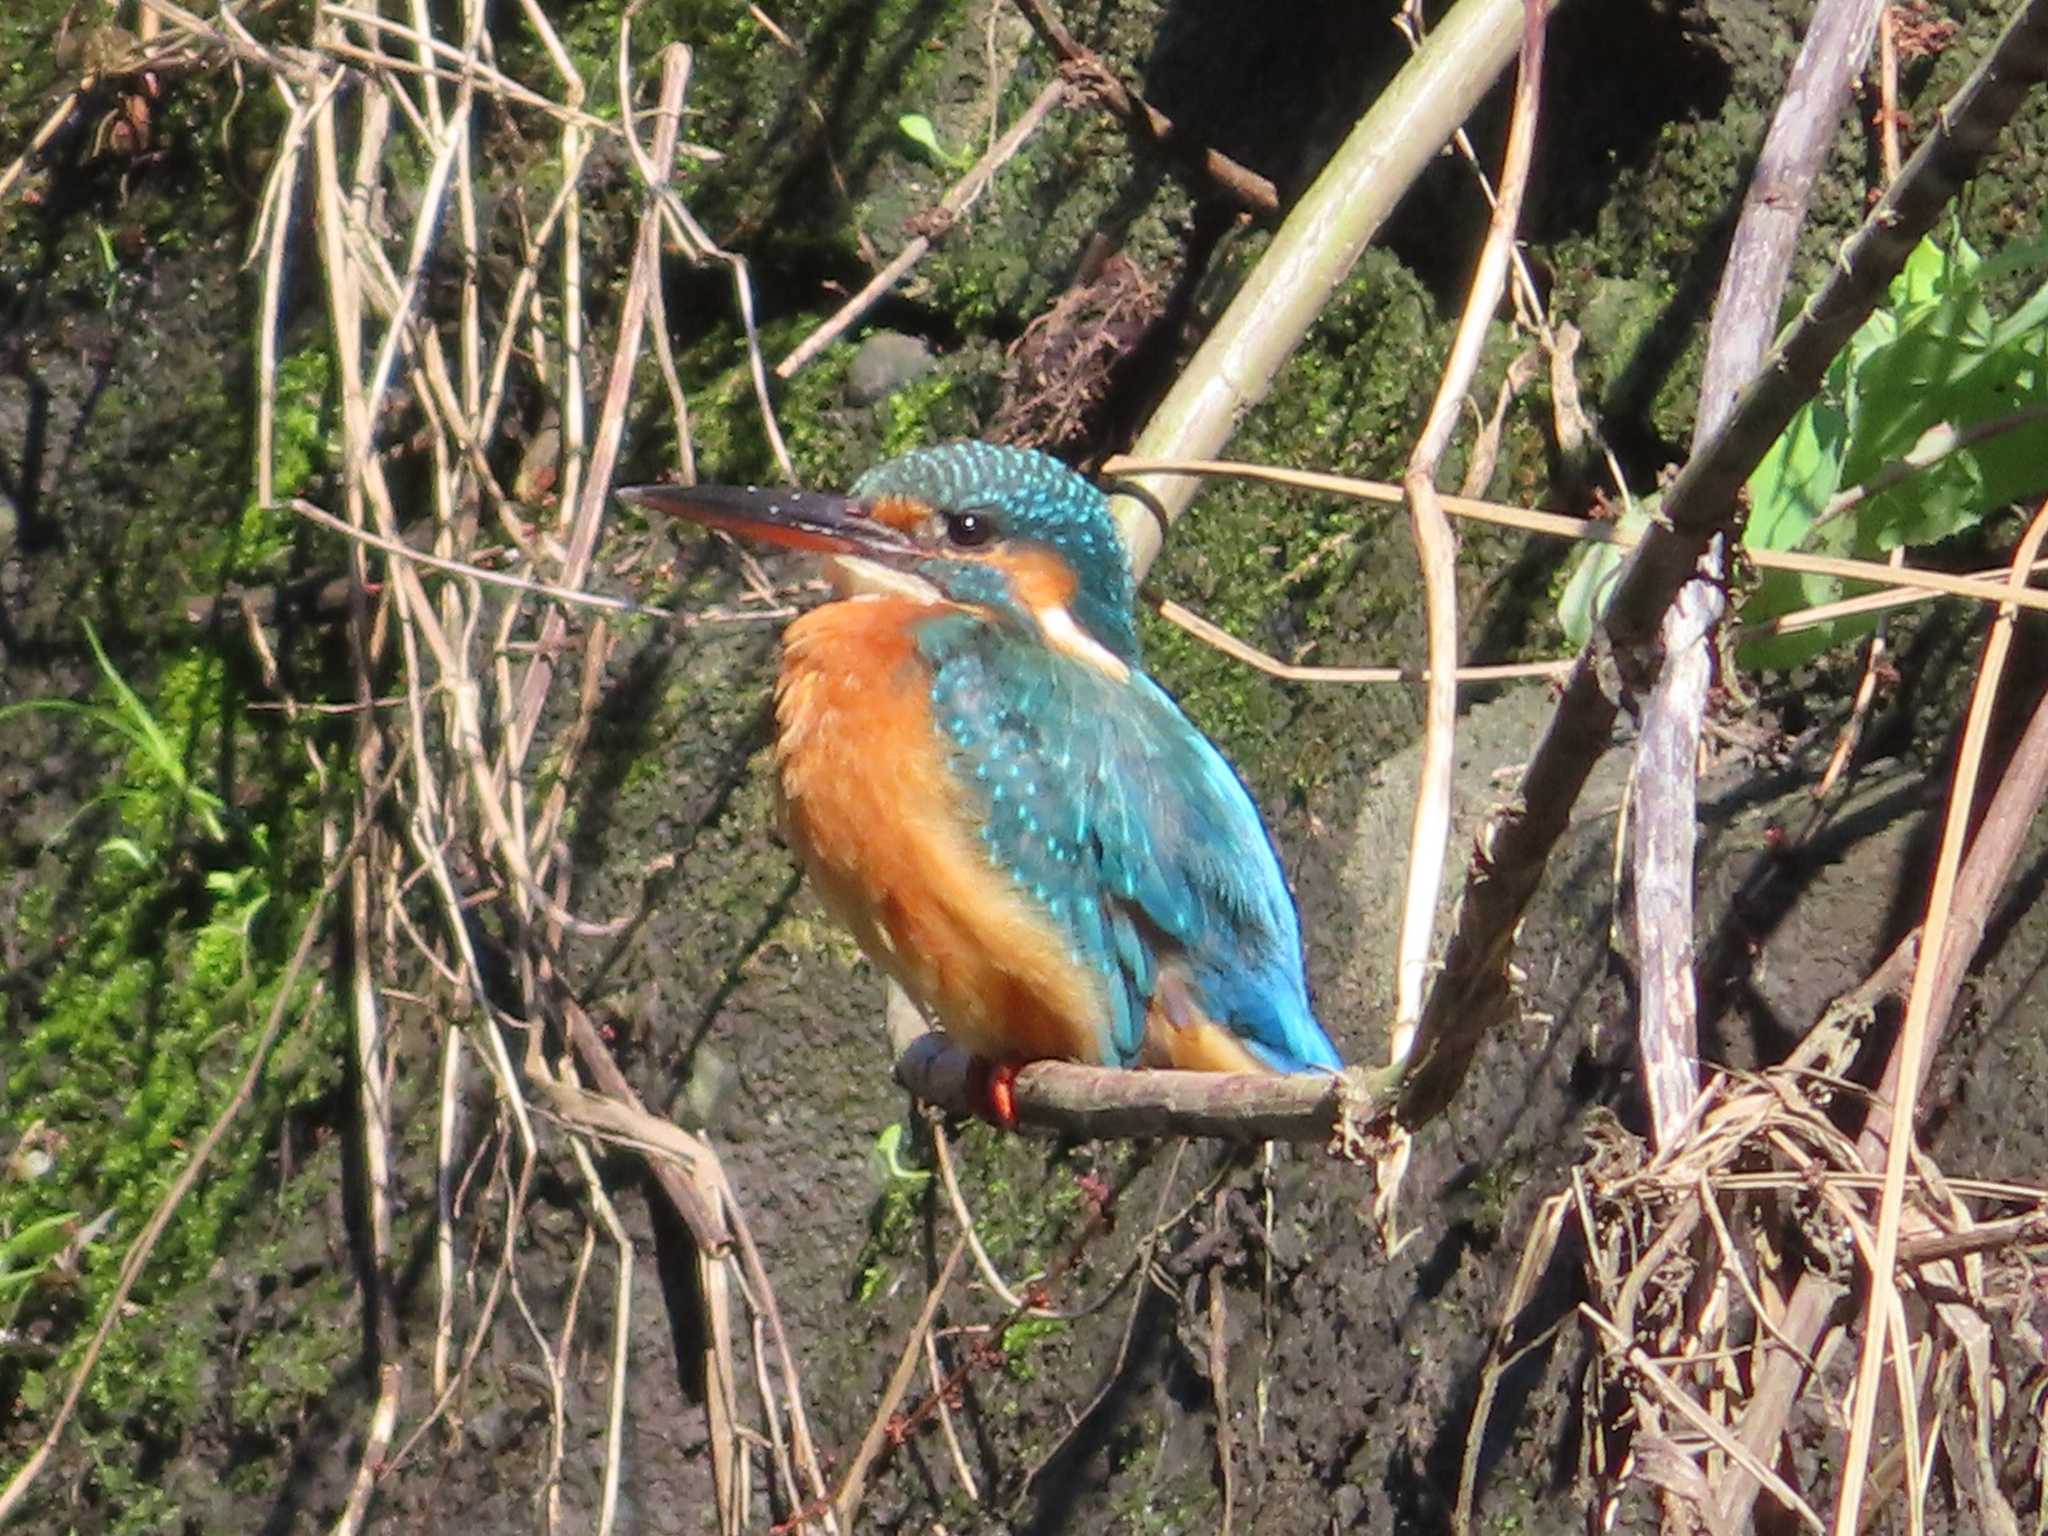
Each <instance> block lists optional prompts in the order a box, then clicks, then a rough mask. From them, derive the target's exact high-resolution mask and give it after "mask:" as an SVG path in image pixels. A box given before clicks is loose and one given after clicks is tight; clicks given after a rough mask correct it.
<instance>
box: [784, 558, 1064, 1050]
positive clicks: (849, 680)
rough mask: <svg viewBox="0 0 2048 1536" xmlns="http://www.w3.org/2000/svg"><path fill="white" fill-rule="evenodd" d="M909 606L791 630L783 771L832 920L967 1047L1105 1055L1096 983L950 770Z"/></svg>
mask: <svg viewBox="0 0 2048 1536" xmlns="http://www.w3.org/2000/svg"><path fill="white" fill-rule="evenodd" d="M925 612H928V610H925V609H922V608H921V607H920V605H918V604H916V603H914V602H912V601H909V600H907V599H897V598H873V599H863V600H855V601H845V602H837V603H829V604H827V605H826V606H825V607H823V608H819V609H816V610H814V611H813V612H811V613H809V614H807V615H805V616H804V617H803V618H801V619H799V620H798V621H797V622H796V623H794V624H792V625H791V626H790V629H789V632H788V634H787V636H786V638H785V640H784V643H783V665H782V677H781V681H780V683H779V685H778V687H777V690H776V766H777V769H778V777H779V781H780V786H781V792H782V804H783V819H784V824H785V826H786V827H787V829H788V833H789V837H790V841H791V843H792V844H793V845H794V846H795V848H796V850H797V852H798V854H799V855H800V856H801V858H802V859H803V861H804V864H805V867H806V869H807V870H808V872H809V874H810V877H811V880H812V883H813V884H814V886H815V887H816V889H817V891H818V893H819V895H820V897H821V898H822V899H823V900H824V902H825V905H826V906H827V907H828V908H829V909H830V910H831V912H832V914H833V916H834V917H836V918H837V919H838V920H839V921H840V922H842V923H844V924H845V925H846V926H847V927H848V928H849V929H850V930H851V931H852V932H853V935H854V937H855V938H856V939H857V940H859V942H860V945H861V947H862V948H863V949H864V950H866V951H867V953H868V955H869V957H870V958H871V959H873V960H874V961H875V963H876V964H878V965H880V966H881V967H882V969H883V970H885V971H887V972H888V973H889V974H890V975H891V976H893V977H894V978H895V979H896V980H897V981H898V982H899V983H901V984H902V986H903V988H904V990H905V991H907V992H908V993H909V994H910V995H911V997H912V998H913V999H914V1000H915V1001H916V1002H917V1003H919V1004H920V1005H921V1006H922V1007H923V1008H924V1009H925V1010H926V1012H928V1013H929V1014H931V1015H932V1016H933V1017H934V1018H935V1019H936V1020H937V1021H938V1022H939V1024H940V1025H941V1026H942V1027H943V1028H944V1029H945V1031H946V1032H947V1034H949V1035H951V1036H952V1037H953V1038H954V1039H955V1040H957V1041H958V1042H959V1043H960V1044H961V1045H963V1046H965V1047H966V1048H967V1049H968V1050H970V1051H973V1052H975V1053H976V1054H977V1055H981V1056H986V1057H990V1058H992V1059H1003V1058H1010V1059H1020V1060H1035V1059H1039V1058H1043V1057H1057V1058H1062V1059H1066V1060H1075V1061H1097V1062H1099V1061H1104V1060H1105V1045H1104V1041H1105V1031H1104V1029H1103V1027H1102V1020H1103V1018H1104V1009H1103V1000H1102V994H1101V990H1100V986H1099V983H1097V982H1096V980H1095V979H1094V978H1093V977H1092V975H1091V974H1090V973H1089V972H1088V971H1086V970H1085V969H1084V968H1083V967H1082V966H1081V965H1080V964H1079V963H1078V962H1077V961H1076V959H1075V957H1074V956H1073V954H1072V952H1071V950H1070V949H1069V948H1068V945H1067V943H1066V940H1065V938H1064V937H1063V935H1061V933H1060V932H1059V931H1058V930H1057V929H1056V928H1055V927H1054V926H1053V925H1052V924H1051V922H1050V921H1049V920H1047V919H1046V918H1045V917H1044V916H1043V915H1042V914H1041V913H1039V912H1038V911H1036V910H1035V909H1034V908H1033V907H1032V906H1031V904H1030V903H1029V902H1028V901H1027V900H1026V899H1025V898H1024V896H1023V894H1022V892H1021V891H1020V890H1019V888H1018V886H1017V884H1016V882H1015V881H1013V880H1011V879H1010V878H1009V877H1008V876H1007V875H1006V874H1004V873H1003V872H1002V871H1001V870H999V869H997V868H996V867H995V866H994V865H993V864H992V863H991V862H990V860H989V859H988V857H987V855H986V854H985V853H984V852H983V849H982V846H981V843H980V841H979V838H978V837H977V835H976V827H977V813H976V811H975V809H974V807H973V805H972V803H971V802H970V801H969V799H968V798H967V797H966V796H965V795H964V794H963V793H962V791H961V788H960V786H959V785H958V784H956V783H955V781H954V779H953V776H952V774H951V773H950V771H949V770H948V768H947V765H946V761H945V757H944V754H943V750H942V747H941V745H940V738H939V735H938V733H937V731H936V730H935V728H934V726H933V722H932V716H931V707H930V701H929V679H928V677H927V675H926V672H925V669H924V667H923V665H922V663H921V661H920V660H919V658H918V655H917V652H916V647H915V644H914V641H913V638H912V633H911V626H912V624H913V623H914V622H915V621H916V620H917V619H918V618H919V617H920V616H921V614H923V613H925Z"/></svg>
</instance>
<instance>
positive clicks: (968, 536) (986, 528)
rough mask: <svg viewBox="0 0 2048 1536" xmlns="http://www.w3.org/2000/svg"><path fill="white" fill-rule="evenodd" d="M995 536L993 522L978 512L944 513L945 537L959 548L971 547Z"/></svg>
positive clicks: (984, 542)
mask: <svg viewBox="0 0 2048 1536" xmlns="http://www.w3.org/2000/svg"><path fill="white" fill-rule="evenodd" d="M995 536H996V526H995V524H994V523H993V522H991V521H990V520H989V519H988V518H986V517H984V516H983V515H982V514H981V513H979V512H948V513H947V514H946V538H947V539H948V540H949V541H950V542H951V543H953V544H955V545H957V546H958V547H959V548H961V549H973V548H975V547H976V546H977V545H981V544H986V543H987V542H988V541H989V540H990V539H992V538H994V537H995Z"/></svg>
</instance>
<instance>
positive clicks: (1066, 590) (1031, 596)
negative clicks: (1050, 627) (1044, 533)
mask: <svg viewBox="0 0 2048 1536" xmlns="http://www.w3.org/2000/svg"><path fill="white" fill-rule="evenodd" d="M989 563H990V564H991V565H994V566H997V567H998V568H1000V569H1001V570H1002V571H1003V572H1004V574H1006V575H1007V576H1008V577H1009V578H1010V590H1011V591H1013V592H1015V593H1016V594H1017V600H1018V601H1019V602H1021V603H1022V604H1023V605H1024V606H1025V607H1026V608H1028V609H1032V610H1034V611H1037V610H1041V609H1046V608H1064V607H1066V606H1067V604H1068V603H1070V602H1072V601H1073V598H1074V591H1075V586H1076V584H1075V581H1074V573H1073V572H1072V571H1070V570H1068V569H1067V568H1066V566H1065V565H1064V564H1063V563H1061V561H1060V560H1058V559H1057V558H1056V557H1054V556H1052V555H1049V554H1045V553H1043V552H1041V551H1039V550H1035V549H1026V550H1019V551H1014V552H1010V553H1005V554H1001V555H996V556H993V557H991V559H990V561H989Z"/></svg>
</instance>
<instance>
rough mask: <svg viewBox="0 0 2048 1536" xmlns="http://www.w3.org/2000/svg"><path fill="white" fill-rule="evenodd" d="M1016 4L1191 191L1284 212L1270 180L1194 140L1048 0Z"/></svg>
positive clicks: (1068, 69) (1077, 76)
mask: <svg viewBox="0 0 2048 1536" xmlns="http://www.w3.org/2000/svg"><path fill="white" fill-rule="evenodd" d="M1017 9H1018V10H1020V11H1022V12H1023V13H1024V19H1025V20H1026V21H1028V22H1030V23H1031V29H1032V30H1033V31H1034V32H1036V33H1037V34H1038V35H1039V36H1040V37H1041V38H1043V39H1044V40H1045V44H1046V46H1047V47H1048V48H1050V49H1052V51H1053V52H1054V53H1055V54H1056V55H1058V57H1059V61H1060V64H1061V66H1062V69H1063V71H1064V72H1065V73H1067V75H1068V77H1069V78H1070V79H1072V80H1074V81H1075V82H1077V83H1078V84H1079V85H1080V86H1081V88H1082V89H1083V90H1085V91H1086V92H1087V93H1088V94H1089V95H1090V96H1092V97H1094V98H1095V99H1096V100H1097V101H1098V102H1100V103H1101V104H1102V106H1103V109H1104V110H1105V111H1107V112H1108V113H1109V114H1110V116H1112V117H1114V118H1116V119H1117V121H1119V122H1120V123H1122V124H1123V125H1124V129H1125V131H1126V132H1128V133H1129V134H1130V136H1131V138H1132V141H1133V142H1134V143H1136V144H1137V145H1139V146H1140V147H1141V148H1146V149H1151V150H1155V151H1157V152H1159V153H1160V154H1162V155H1164V156H1165V157H1166V161H1167V163H1168V164H1169V165H1172V166H1174V167H1175V168H1176V169H1178V170H1179V171H1180V173H1181V179H1182V180H1183V181H1184V182H1185V183H1186V184H1187V187H1188V190H1189V191H1191V192H1193V193H1194V194H1195V195H1196V196H1197V197H1203V196H1209V195H1215V196H1220V197H1222V198H1223V199H1225V200H1226V201H1228V202H1230V203H1232V204H1234V205H1235V206H1236V207H1238V208H1240V209H1242V210H1243V211H1244V212H1246V213H1249V214H1252V215H1253V216H1255V217H1257V218H1262V219H1270V218H1272V217H1273V216H1274V215H1275V214H1277V213H1278V212H1279V211H1280V193H1279V190H1278V189H1277V188H1276V187H1275V186H1274V185H1273V183H1272V182H1270V181H1268V180H1267V179H1266V178H1265V177H1264V176H1261V175H1260V174H1259V173H1258V172H1257V171H1254V170H1252V169H1251V168H1250V167H1248V166H1243V165H1239V164H1238V163H1237V162H1236V161H1235V160H1233V159H1231V158H1230V157H1229V156H1228V155H1226V154H1223V153H1221V152H1220V151H1218V150H1215V149H1212V148H1210V147H1209V146H1208V145H1206V144H1197V143H1193V142H1191V141H1190V140H1189V138H1188V136H1187V134H1186V133H1184V132H1182V131H1181V130H1180V129H1178V128H1176V127H1175V126H1174V125H1173V121H1172V119H1170V118H1169V117H1167V115H1166V114H1165V113H1164V112H1161V111H1160V110H1159V109H1158V108H1157V107H1155V106H1153V105H1152V103H1151V102H1149V101H1147V100H1146V99H1145V98H1144V97H1143V96H1141V95H1139V94H1138V93H1137V92H1136V91H1133V90H1131V89H1130V88H1129V87H1128V86H1126V85H1125V84H1124V83H1123V81H1121V80H1119V79H1118V78H1117V77H1116V73H1115V72H1114V71H1113V70H1111V69H1110V67H1109V66H1108V65H1107V64H1105V63H1103V62H1102V59H1101V58H1100V57H1099V56H1098V55H1096V54H1094V53H1092V52H1090V51H1089V50H1088V49H1086V48H1083V47H1082V46H1081V45H1080V44H1079V43H1077V42H1075V41H1074V39H1073V35H1072V34H1071V33H1069V32H1068V31H1067V29H1066V27H1065V26H1063V25H1062V24H1061V23H1060V19H1059V18H1058V17H1057V16H1055V15H1054V14H1053V12H1052V7H1051V6H1049V5H1047V4H1046V3H1045V0H1017Z"/></svg>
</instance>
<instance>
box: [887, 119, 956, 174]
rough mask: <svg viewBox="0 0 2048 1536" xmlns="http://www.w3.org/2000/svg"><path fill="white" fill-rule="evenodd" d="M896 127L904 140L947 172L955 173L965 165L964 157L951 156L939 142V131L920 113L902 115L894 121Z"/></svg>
mask: <svg viewBox="0 0 2048 1536" xmlns="http://www.w3.org/2000/svg"><path fill="white" fill-rule="evenodd" d="M896 126H897V127H898V128H899V129H901V130H902V132H903V136H904V137H905V138H906V139H908V140H910V142H911V143H913V144H915V145H916V146H917V147H918V148H919V149H921V150H923V151H924V152H925V153H926V154H928V155H930V156H931V157H932V159H933V160H935V161H936V162H937V163H938V164H940V165H942V166H944V167H945V168H946V169H947V170H949V171H956V170H959V169H961V168H962V167H963V166H965V165H966V163H967V157H966V156H965V155H956V154H952V153H950V152H948V151H947V149H946V147H945V146H944V145H942V144H941V143H940V142H939V130H938V129H937V128H935V127H934V126H933V125H932V120H931V119H930V118H928V117H926V116H925V115H924V114H923V113H922V112H906V113H904V114H903V115H902V116H901V117H899V118H897V119H896Z"/></svg>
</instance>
